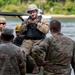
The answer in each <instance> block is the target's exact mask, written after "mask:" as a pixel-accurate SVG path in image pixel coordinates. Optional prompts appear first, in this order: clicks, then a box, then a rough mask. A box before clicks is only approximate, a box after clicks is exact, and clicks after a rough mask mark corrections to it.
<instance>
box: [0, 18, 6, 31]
mask: <svg viewBox="0 0 75 75" xmlns="http://www.w3.org/2000/svg"><path fill="white" fill-rule="evenodd" d="M5 25H6V19H5V18H4V17H0V31H1V30H2V28H4V27H5Z"/></svg>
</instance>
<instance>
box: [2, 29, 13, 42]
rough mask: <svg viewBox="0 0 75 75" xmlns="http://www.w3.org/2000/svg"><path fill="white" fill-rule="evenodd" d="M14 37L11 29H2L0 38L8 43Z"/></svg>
mask: <svg viewBox="0 0 75 75" xmlns="http://www.w3.org/2000/svg"><path fill="white" fill-rule="evenodd" d="M13 37H14V30H13V29H11V28H3V29H2V33H1V38H2V39H4V40H6V41H9V40H11V39H13Z"/></svg>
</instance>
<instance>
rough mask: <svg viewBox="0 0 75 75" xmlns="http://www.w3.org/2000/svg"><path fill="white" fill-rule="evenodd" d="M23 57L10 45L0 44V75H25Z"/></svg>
mask: <svg viewBox="0 0 75 75" xmlns="http://www.w3.org/2000/svg"><path fill="white" fill-rule="evenodd" d="M25 63H26V62H25V55H24V53H23V52H22V51H21V49H20V48H19V47H18V46H16V45H14V44H12V43H2V44H0V75H25V74H26V73H25V72H26V71H25V70H26V69H25V67H26V64H25Z"/></svg>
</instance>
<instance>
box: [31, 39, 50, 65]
mask: <svg viewBox="0 0 75 75" xmlns="http://www.w3.org/2000/svg"><path fill="white" fill-rule="evenodd" d="M48 47H49V45H48V39H45V40H44V41H42V42H41V43H40V45H37V46H34V47H33V49H32V53H31V55H32V57H33V58H34V59H35V61H36V63H37V65H38V66H42V65H43V62H44V60H45V56H46V52H47V49H48Z"/></svg>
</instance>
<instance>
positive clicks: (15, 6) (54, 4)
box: [0, 0, 75, 14]
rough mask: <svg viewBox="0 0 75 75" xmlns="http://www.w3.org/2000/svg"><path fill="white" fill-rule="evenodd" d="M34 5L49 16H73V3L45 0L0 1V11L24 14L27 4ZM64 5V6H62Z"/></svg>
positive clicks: (62, 0)
mask: <svg viewBox="0 0 75 75" xmlns="http://www.w3.org/2000/svg"><path fill="white" fill-rule="evenodd" d="M32 3H35V4H36V5H37V6H38V7H39V8H40V9H42V10H43V11H44V13H50V14H75V1H72V0H46V2H45V3H43V2H41V1H40V0H39V1H38V2H37V1H36V0H30V2H29V1H28V0H24V2H23V3H21V0H0V11H4V12H6V11H8V12H26V11H27V7H28V5H29V4H32ZM63 3H64V4H63Z"/></svg>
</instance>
